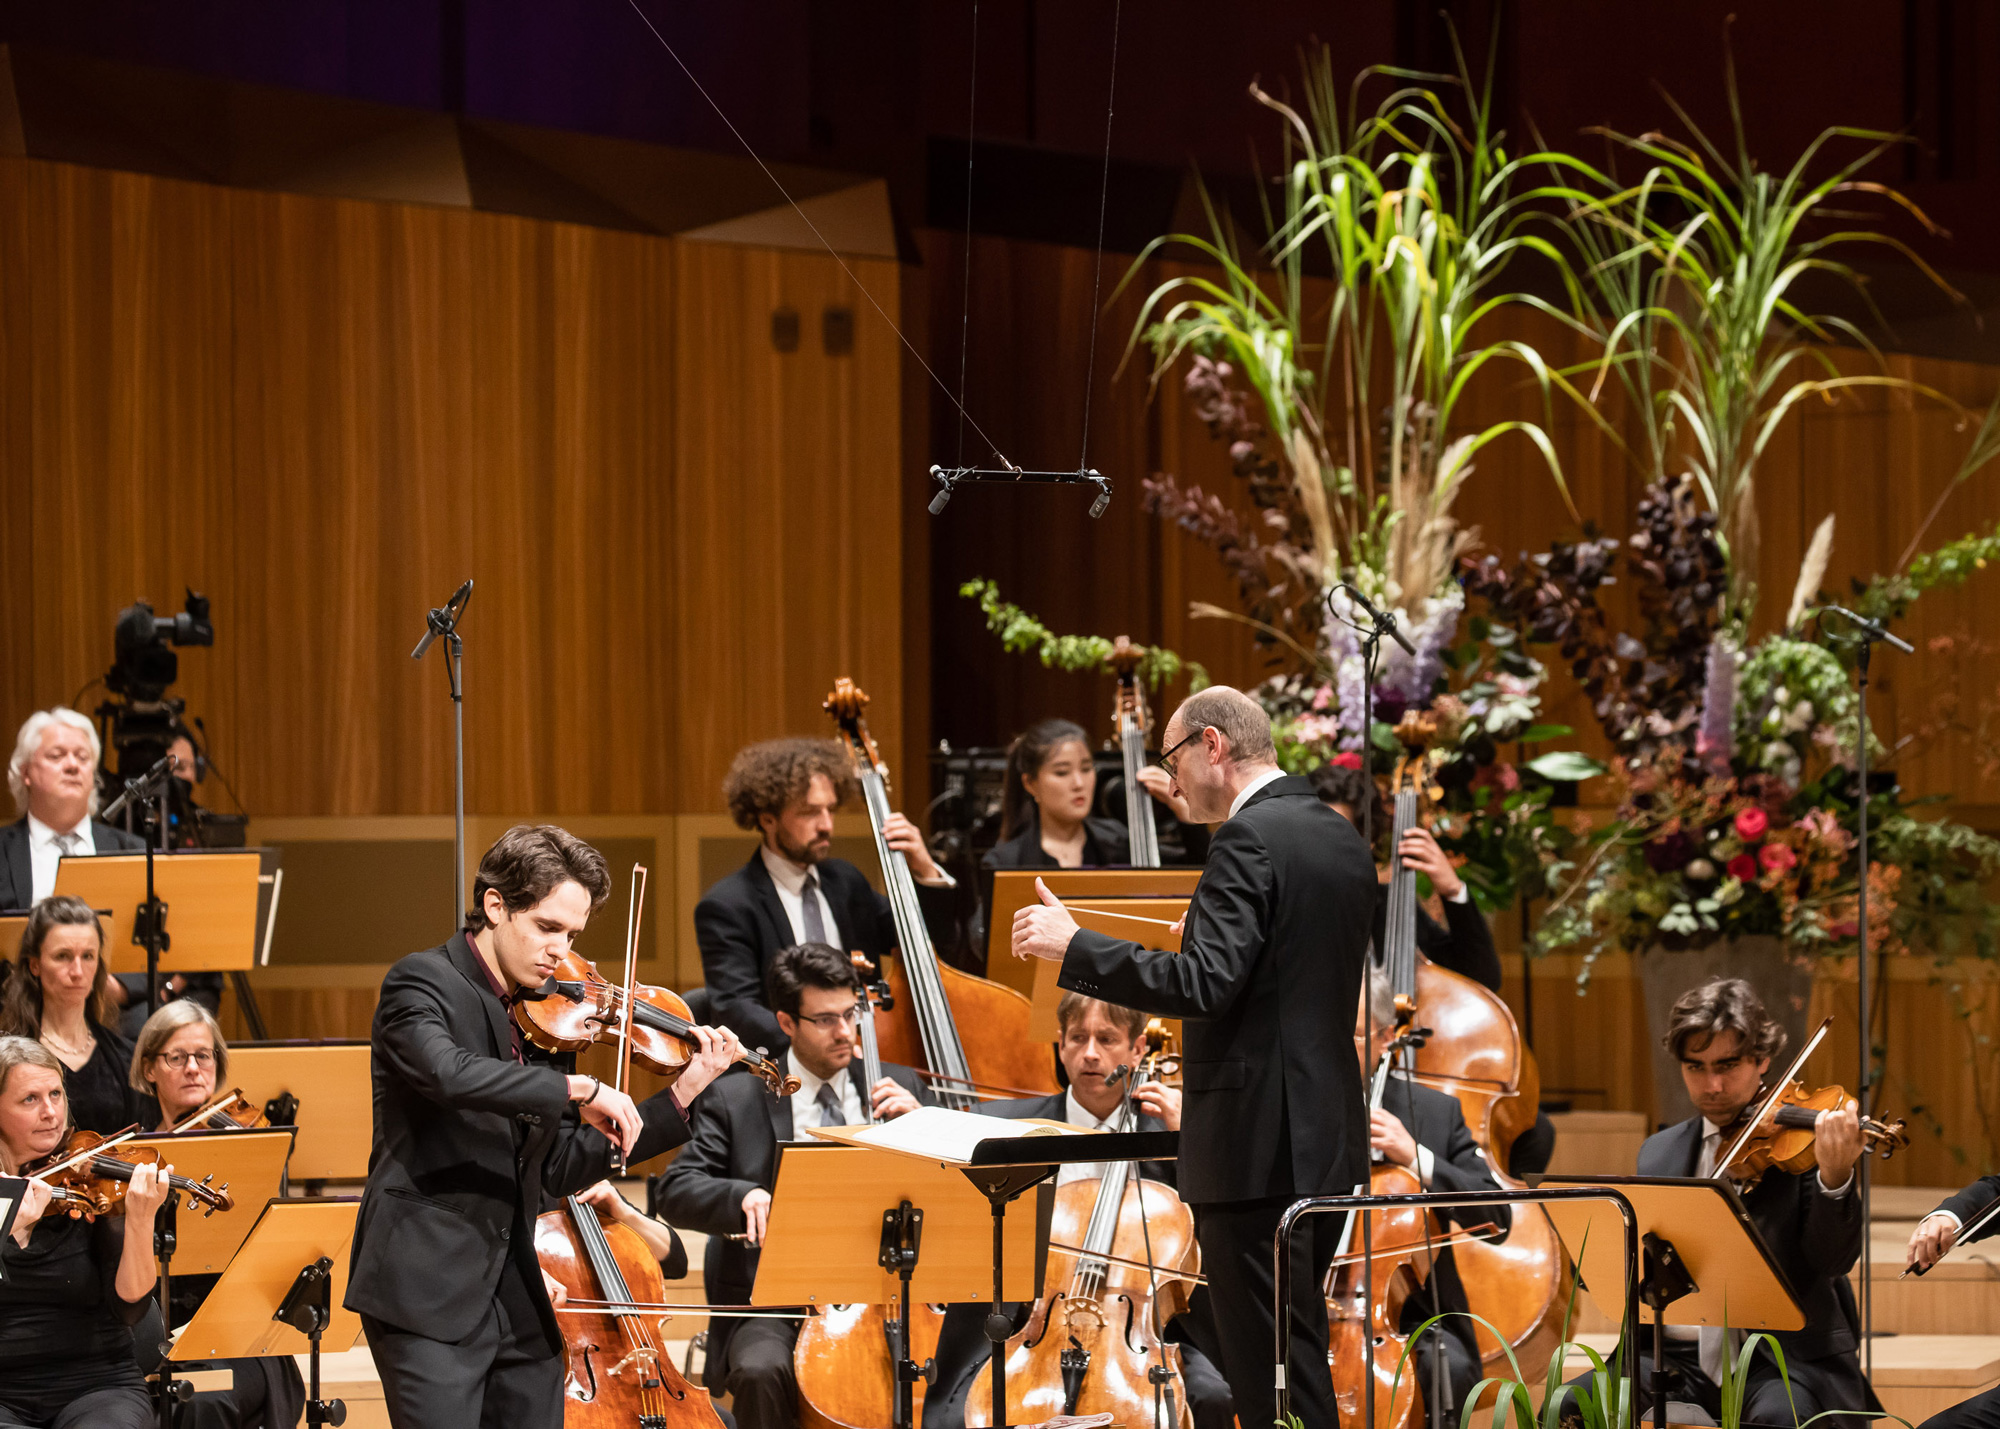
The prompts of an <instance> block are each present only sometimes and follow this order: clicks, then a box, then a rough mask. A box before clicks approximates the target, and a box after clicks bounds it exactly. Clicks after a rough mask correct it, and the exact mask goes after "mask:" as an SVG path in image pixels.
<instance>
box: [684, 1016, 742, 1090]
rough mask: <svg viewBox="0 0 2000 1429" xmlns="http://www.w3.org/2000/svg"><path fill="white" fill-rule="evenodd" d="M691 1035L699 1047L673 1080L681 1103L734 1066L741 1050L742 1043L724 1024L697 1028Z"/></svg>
mask: <svg viewBox="0 0 2000 1429" xmlns="http://www.w3.org/2000/svg"><path fill="white" fill-rule="evenodd" d="M694 1035H695V1038H696V1040H697V1041H699V1042H700V1043H701V1048H700V1050H699V1051H697V1052H696V1053H695V1054H694V1055H693V1056H692V1057H690V1058H689V1059H688V1064H687V1067H686V1069H685V1070H684V1071H682V1073H681V1074H680V1076H678V1077H676V1078H675V1079H674V1090H675V1091H677V1092H679V1093H680V1096H681V1104H682V1105H683V1106H686V1105H689V1104H691V1103H692V1102H693V1101H694V1099H695V1098H696V1097H698V1096H700V1095H701V1093H702V1091H703V1089H704V1088H706V1087H707V1086H708V1084H709V1083H710V1082H712V1081H714V1080H715V1079H716V1078H717V1077H719V1076H721V1075H722V1074H723V1073H724V1072H726V1071H728V1070H729V1069H730V1068H731V1067H733V1066H734V1065H736V1058H737V1056H738V1054H740V1053H741V1052H742V1050H743V1044H742V1043H741V1042H740V1041H738V1040H737V1037H736V1034H735V1033H734V1032H731V1031H730V1030H729V1029H728V1028H727V1027H697V1028H695V1029H694Z"/></svg>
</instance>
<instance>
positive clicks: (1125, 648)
mask: <svg viewBox="0 0 2000 1429" xmlns="http://www.w3.org/2000/svg"><path fill="white" fill-rule="evenodd" d="M1145 655H1146V651H1145V647H1144V646H1140V645H1134V644H1133V643H1132V641H1131V639H1130V638H1129V637H1127V636H1124V635H1121V636H1119V637H1118V639H1117V640H1116V641H1115V642H1114V643H1113V644H1112V647H1111V655H1110V657H1109V659H1108V661H1107V663H1108V664H1109V665H1110V666H1111V668H1112V670H1113V672H1115V673H1116V674H1117V676H1118V695H1117V701H1116V703H1115V704H1114V705H1113V707H1112V722H1113V724H1114V725H1115V726H1116V728H1117V730H1118V749H1119V753H1120V755H1121V756H1122V757H1123V759H1124V762H1125V786H1124V787H1125V837H1126V840H1127V855H1128V858H1129V861H1130V863H1131V865H1132V867H1134V868H1158V867H1159V866H1160V831H1159V828H1158V826H1157V825H1155V824H1154V822H1153V796H1152V795H1151V794H1149V793H1147V792H1146V786H1145V785H1144V784H1141V783H1140V782H1139V771H1140V770H1142V769H1144V768H1145V767H1146V766H1147V765H1148V764H1150V763H1151V762H1152V760H1151V758H1150V757H1149V756H1148V755H1147V753H1146V741H1147V738H1148V737H1149V736H1150V735H1151V734H1152V712H1151V711H1150V710H1149V709H1147V707H1146V692H1145V691H1144V690H1142V689H1140V688H1139V662H1140V661H1141V660H1143V659H1144V658H1145Z"/></svg>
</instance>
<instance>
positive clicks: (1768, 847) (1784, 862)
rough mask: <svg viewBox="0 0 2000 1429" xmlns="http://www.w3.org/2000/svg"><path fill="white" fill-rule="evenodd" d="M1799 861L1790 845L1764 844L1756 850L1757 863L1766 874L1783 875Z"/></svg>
mask: <svg viewBox="0 0 2000 1429" xmlns="http://www.w3.org/2000/svg"><path fill="white" fill-rule="evenodd" d="M1798 861H1799V857H1798V855H1797V854H1795V853H1793V852H1792V846H1791V845H1790V844H1765V845H1764V846H1763V847H1762V848H1760V849H1758V850H1757V862H1759V863H1761V864H1763V865H1764V871H1765V872H1766V873H1783V872H1784V871H1785V870H1786V869H1788V868H1793V867H1796V866H1797V864H1798Z"/></svg>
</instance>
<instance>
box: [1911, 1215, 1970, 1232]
mask: <svg viewBox="0 0 2000 1429" xmlns="http://www.w3.org/2000/svg"><path fill="white" fill-rule="evenodd" d="M1932 1216H1943V1217H1944V1218H1945V1219H1946V1220H1948V1221H1950V1222H1951V1228H1952V1229H1953V1230H1955V1231H1958V1230H1964V1229H1965V1222H1964V1221H1962V1220H1960V1219H1959V1218H1958V1213H1957V1212H1956V1211H1942V1210H1940V1211H1932V1212H1931V1214H1930V1215H1929V1216H1925V1217H1924V1221H1927V1220H1930V1219H1931V1217H1932ZM1924 1221H1918V1222H1917V1224H1918V1225H1922V1224H1923V1223H1924Z"/></svg>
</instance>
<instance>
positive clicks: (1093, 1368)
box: [965, 1019, 1201, 1429]
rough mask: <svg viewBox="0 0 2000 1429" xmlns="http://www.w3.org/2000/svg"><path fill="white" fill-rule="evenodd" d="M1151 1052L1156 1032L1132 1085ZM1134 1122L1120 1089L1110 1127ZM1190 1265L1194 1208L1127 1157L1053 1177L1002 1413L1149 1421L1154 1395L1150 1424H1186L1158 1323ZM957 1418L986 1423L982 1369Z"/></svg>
mask: <svg viewBox="0 0 2000 1429" xmlns="http://www.w3.org/2000/svg"><path fill="white" fill-rule="evenodd" d="M1157 1026H1158V1022H1157V1019H1156V1020H1155V1023H1154V1024H1153V1025H1152V1026H1149V1027H1148V1029H1147V1032H1148V1038H1149V1041H1152V1040H1153V1038H1154V1037H1155V1036H1156V1034H1155V1028H1156V1027H1157ZM1158 1061H1159V1044H1158V1042H1156V1041H1155V1042H1154V1044H1153V1050H1152V1051H1151V1052H1149V1054H1148V1056H1147V1057H1146V1058H1145V1059H1144V1061H1143V1062H1142V1064H1141V1067H1140V1069H1139V1071H1138V1072H1137V1073H1136V1074H1135V1075H1134V1078H1133V1086H1134V1087H1135V1088H1136V1087H1137V1086H1138V1085H1139V1084H1140V1083H1141V1082H1144V1081H1148V1080H1152V1079H1153V1076H1154V1072H1155V1069H1156V1067H1157V1065H1158ZM1137 1126H1138V1116H1137V1111H1136V1109H1135V1108H1134V1106H1133V1104H1132V1102H1131V1100H1130V1098H1129V1097H1128V1098H1127V1100H1126V1103H1125V1108H1124V1111H1123V1113H1122V1115H1121V1117H1120V1120H1119V1123H1118V1129H1119V1130H1120V1131H1132V1130H1134V1129H1136V1127H1137ZM1200 1269H1201V1248H1200V1247H1199V1246H1198V1245H1197V1244H1196V1243H1195V1235H1194V1213H1193V1212H1192V1211H1191V1210H1189V1209H1188V1207H1187V1206H1186V1205H1184V1204H1182V1202H1181V1199H1180V1197H1179V1196H1178V1195H1176V1194H1175V1193H1174V1191H1173V1190H1172V1189H1171V1188H1170V1187H1168V1186H1166V1185H1164V1184H1162V1183H1161V1182H1158V1181H1148V1180H1145V1179H1144V1178H1141V1177H1135V1176H1134V1175H1133V1166H1132V1163H1131V1162H1129V1161H1114V1162H1110V1163H1108V1164H1107V1165H1106V1167H1105V1171H1104V1175H1103V1176H1102V1177H1100V1178H1097V1179H1085V1180H1077V1181H1071V1182H1069V1183H1068V1184H1067V1185H1063V1186H1058V1187H1057V1188H1056V1196H1055V1210H1054V1214H1053V1216H1052V1218H1051V1220H1050V1226H1049V1260H1048V1271H1047V1275H1046V1278H1045V1284H1046V1285H1047V1286H1048V1287H1049V1288H1048V1290H1047V1291H1046V1292H1045V1293H1044V1294H1043V1296H1042V1298H1041V1299H1040V1300H1038V1301H1036V1302H1035V1307H1034V1310H1033V1311H1032V1313H1031V1314H1030V1316H1029V1318H1028V1323H1027V1326H1026V1327H1025V1328H1024V1329H1022V1330H1021V1332H1020V1333H1019V1334H1017V1335H1015V1336H1014V1337H1013V1338H1012V1339H1010V1340H1008V1341H1007V1344H1006V1346H1005V1348H1004V1353H1005V1354H1006V1356H1007V1415H1006V1419H1005V1422H1006V1423H1008V1424H1033V1423H1039V1422H1043V1421H1046V1420H1050V1419H1053V1418H1055V1417H1056V1416H1058V1415H1073V1414H1101V1413H1105V1412H1107V1411H1108V1412H1109V1413H1110V1415H1111V1419H1112V1422H1113V1423H1114V1424H1125V1425H1132V1426H1148V1425H1153V1424H1155V1422H1156V1419H1155V1414H1156V1410H1157V1409H1163V1408H1164V1402H1163V1396H1171V1399H1170V1401H1166V1402H1171V1403H1172V1404H1173V1405H1174V1406H1175V1411H1174V1412H1173V1414H1172V1415H1171V1416H1170V1417H1163V1418H1162V1419H1161V1420H1159V1421H1158V1422H1159V1423H1160V1424H1161V1429H1165V1426H1168V1425H1178V1426H1182V1429H1186V1426H1189V1425H1191V1424H1192V1423H1193V1419H1192V1417H1191V1416H1190V1415H1189V1412H1188V1406H1187V1394H1186V1391H1185V1389H1184V1388H1183V1386H1182V1383H1181V1366H1180V1350H1179V1347H1178V1346H1175V1345H1171V1344H1167V1343H1164V1342H1163V1341H1162V1340H1161V1338H1160V1332H1161V1331H1162V1330H1164V1329H1165V1328H1166V1324H1167V1321H1169V1320H1171V1319H1172V1318H1173V1317H1174V1316H1175V1315H1178V1314H1179V1313H1180V1312H1181V1311H1182V1310H1184V1309H1186V1308H1187V1293H1188V1288H1189V1285H1190V1283H1191V1282H1190V1281H1189V1280H1188V1279H1187V1278H1186V1277H1187V1276H1189V1275H1193V1274H1196V1273H1198V1272H1199V1271H1200ZM1058 1286H1060V1287H1061V1288H1060V1289H1059V1288H1057V1287H1058ZM1156 1369H1158V1370H1162V1371H1164V1372H1165V1373H1164V1375H1156V1374H1155V1373H1154V1371H1155V1370H1156ZM965 1422H966V1424H967V1425H968V1426H983V1425H989V1424H992V1423H993V1383H992V1380H991V1379H990V1378H989V1377H988V1376H986V1375H984V1374H981V1375H980V1376H978V1377H977V1378H976V1379H975V1380H974V1381H973V1383H972V1386H971V1390H970V1392H969V1393H968V1394H967V1396H966V1405H965Z"/></svg>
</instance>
